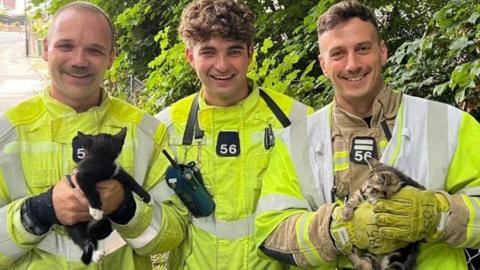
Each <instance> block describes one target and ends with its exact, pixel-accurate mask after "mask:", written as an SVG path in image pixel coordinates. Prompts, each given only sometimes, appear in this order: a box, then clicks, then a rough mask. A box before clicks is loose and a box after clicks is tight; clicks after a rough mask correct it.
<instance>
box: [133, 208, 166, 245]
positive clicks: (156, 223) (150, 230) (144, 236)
mask: <svg viewBox="0 0 480 270" xmlns="http://www.w3.org/2000/svg"><path fill="white" fill-rule="evenodd" d="M152 208H153V216H152V222H151V223H150V225H148V227H147V228H146V229H145V231H143V232H142V233H141V234H140V235H139V236H137V237H135V238H125V241H127V243H128V244H129V245H130V246H132V247H133V248H142V247H144V246H145V245H147V244H148V243H150V242H151V241H152V240H153V239H154V238H155V237H156V236H157V235H159V233H160V229H161V225H160V223H161V222H162V208H161V206H160V204H153V205H152Z"/></svg>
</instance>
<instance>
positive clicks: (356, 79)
mask: <svg viewBox="0 0 480 270" xmlns="http://www.w3.org/2000/svg"><path fill="white" fill-rule="evenodd" d="M362 78H363V75H362V76H360V77H355V78H347V80H348V81H352V82H356V81H360V80H361V79H362Z"/></svg>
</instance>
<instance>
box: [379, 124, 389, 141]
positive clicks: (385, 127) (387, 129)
mask: <svg viewBox="0 0 480 270" xmlns="http://www.w3.org/2000/svg"><path fill="white" fill-rule="evenodd" d="M380 124H381V125H382V129H383V132H385V137H386V138H387V141H390V139H391V138H392V133H391V132H390V129H389V128H388V124H387V121H385V120H383V121H382V122H381V123H380Z"/></svg>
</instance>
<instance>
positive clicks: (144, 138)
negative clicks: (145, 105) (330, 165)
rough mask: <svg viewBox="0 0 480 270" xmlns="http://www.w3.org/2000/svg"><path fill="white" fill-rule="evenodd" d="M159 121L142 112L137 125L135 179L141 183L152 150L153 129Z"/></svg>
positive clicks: (154, 129) (143, 179)
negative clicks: (142, 114) (140, 119)
mask: <svg viewBox="0 0 480 270" xmlns="http://www.w3.org/2000/svg"><path fill="white" fill-rule="evenodd" d="M158 125H159V122H158V120H157V119H155V118H153V117H152V116H150V115H149V114H144V116H143V118H142V121H141V122H140V124H139V125H138V127H137V134H136V135H137V138H136V139H137V140H136V141H135V143H136V145H135V177H134V178H135V180H136V181H137V182H138V183H139V184H140V185H143V182H144V181H145V175H146V173H147V169H148V165H149V164H150V158H151V155H152V152H153V150H154V146H155V145H154V141H153V138H154V136H155V131H156V129H157V128H158Z"/></svg>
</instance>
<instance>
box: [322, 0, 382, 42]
mask: <svg viewBox="0 0 480 270" xmlns="http://www.w3.org/2000/svg"><path fill="white" fill-rule="evenodd" d="M353 18H359V19H361V20H362V21H366V22H370V23H371V24H372V25H373V26H374V27H375V30H376V31H377V34H378V24H377V19H376V18H375V15H374V14H373V12H372V10H370V9H369V8H368V7H366V6H364V5H362V4H361V3H360V2H358V1H356V0H350V1H342V2H339V3H337V4H335V5H333V6H331V7H330V8H329V9H328V10H327V11H326V12H325V13H323V14H322V15H321V16H320V18H319V19H318V23H317V34H318V36H321V35H322V34H323V33H324V32H326V31H329V30H332V29H333V28H335V26H337V25H339V24H340V23H342V22H345V21H348V20H350V19H353Z"/></svg>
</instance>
